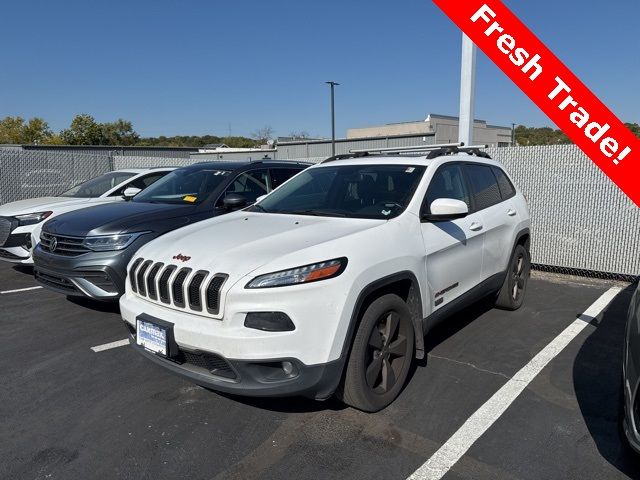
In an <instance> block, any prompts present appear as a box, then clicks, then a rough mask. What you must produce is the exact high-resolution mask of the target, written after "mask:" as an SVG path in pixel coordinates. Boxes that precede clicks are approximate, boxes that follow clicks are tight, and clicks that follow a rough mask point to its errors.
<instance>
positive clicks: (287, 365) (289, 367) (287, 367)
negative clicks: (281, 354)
mask: <svg viewBox="0 0 640 480" xmlns="http://www.w3.org/2000/svg"><path fill="white" fill-rule="evenodd" d="M282 371H283V372H284V373H285V375H291V374H292V373H293V363H291V362H282Z"/></svg>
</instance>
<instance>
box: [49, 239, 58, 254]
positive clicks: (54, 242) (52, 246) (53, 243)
mask: <svg viewBox="0 0 640 480" xmlns="http://www.w3.org/2000/svg"><path fill="white" fill-rule="evenodd" d="M56 248H58V239H57V238H56V237H52V238H51V243H50V244H49V250H51V251H52V252H55V251H56Z"/></svg>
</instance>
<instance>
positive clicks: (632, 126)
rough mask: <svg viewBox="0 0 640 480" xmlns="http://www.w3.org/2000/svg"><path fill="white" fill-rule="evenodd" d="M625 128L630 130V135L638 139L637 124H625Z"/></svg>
mask: <svg viewBox="0 0 640 480" xmlns="http://www.w3.org/2000/svg"><path fill="white" fill-rule="evenodd" d="M625 126H626V127H627V128H628V129H629V130H631V133H633V134H634V135H635V136H636V137H638V138H640V125H638V124H637V123H625Z"/></svg>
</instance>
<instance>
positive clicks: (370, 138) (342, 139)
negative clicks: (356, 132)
mask: <svg viewBox="0 0 640 480" xmlns="http://www.w3.org/2000/svg"><path fill="white" fill-rule="evenodd" d="M435 136H436V132H424V133H410V134H405V135H379V136H375V137H354V138H336V143H343V142H353V141H356V140H386V139H393V138H414V137H435ZM313 143H331V139H330V138H329V139H326V140H308V141H295V142H280V143H279V144H278V145H307V144H313Z"/></svg>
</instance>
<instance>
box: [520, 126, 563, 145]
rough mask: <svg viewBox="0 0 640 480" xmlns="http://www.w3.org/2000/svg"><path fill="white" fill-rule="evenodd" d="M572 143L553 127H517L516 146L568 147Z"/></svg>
mask: <svg viewBox="0 0 640 480" xmlns="http://www.w3.org/2000/svg"><path fill="white" fill-rule="evenodd" d="M569 143H572V142H571V140H570V139H569V137H567V136H566V135H565V134H564V133H562V131H561V130H554V129H553V128H551V127H542V128H536V127H525V126H524V125H518V126H517V127H516V144H517V145H520V146H528V145H558V144H561V145H566V144H569Z"/></svg>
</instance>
